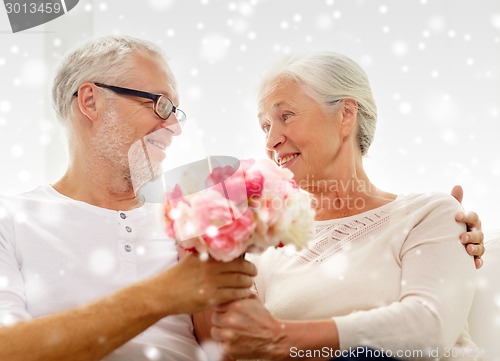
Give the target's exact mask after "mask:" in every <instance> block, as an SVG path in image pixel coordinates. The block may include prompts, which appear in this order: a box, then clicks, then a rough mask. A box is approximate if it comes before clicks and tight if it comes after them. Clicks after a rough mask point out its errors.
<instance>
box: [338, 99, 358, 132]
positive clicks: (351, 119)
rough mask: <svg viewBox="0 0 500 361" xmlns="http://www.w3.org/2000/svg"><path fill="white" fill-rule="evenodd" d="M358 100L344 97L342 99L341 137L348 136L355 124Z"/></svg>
mask: <svg viewBox="0 0 500 361" xmlns="http://www.w3.org/2000/svg"><path fill="white" fill-rule="evenodd" d="M357 115H358V102H357V101H356V100H354V99H350V98H346V99H344V100H342V122H341V125H340V127H341V128H340V135H341V137H342V139H344V138H346V137H347V136H349V134H351V133H352V132H353V130H354V131H356V129H355V125H356V124H357V121H356V120H357Z"/></svg>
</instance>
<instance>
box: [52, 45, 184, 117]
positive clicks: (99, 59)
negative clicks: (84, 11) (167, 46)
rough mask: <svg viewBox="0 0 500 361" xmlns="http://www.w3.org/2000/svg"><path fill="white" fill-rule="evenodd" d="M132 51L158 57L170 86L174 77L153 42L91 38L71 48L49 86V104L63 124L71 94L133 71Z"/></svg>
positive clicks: (71, 98) (112, 81) (161, 52)
mask: <svg viewBox="0 0 500 361" xmlns="http://www.w3.org/2000/svg"><path fill="white" fill-rule="evenodd" d="M132 53H134V54H135V53H139V54H143V55H146V56H148V57H152V56H153V57H157V58H158V60H159V61H161V62H162V63H164V66H165V68H166V69H167V71H168V73H169V74H170V80H171V81H172V84H171V85H172V87H173V88H174V89H175V88H176V85H175V78H174V76H173V74H172V71H171V70H170V68H169V67H168V63H167V61H166V57H165V54H164V53H163V51H162V50H161V49H160V48H159V47H157V46H156V45H155V44H153V43H151V42H149V41H145V40H141V39H137V38H133V37H130V36H122V35H120V36H105V37H101V38H97V39H92V40H90V41H88V42H86V43H84V44H83V45H81V46H79V47H78V48H76V49H74V50H72V51H70V52H69V53H68V54H67V55H66V56H65V58H64V59H63V61H62V64H61V65H60V66H59V68H58V70H57V72H56V76H55V78H54V83H53V86H52V103H53V106H54V110H55V112H56V115H57V118H58V119H59V121H60V122H61V123H62V124H63V125H64V124H65V123H66V122H67V119H68V118H69V116H70V115H71V113H70V110H71V103H72V100H73V94H74V93H75V92H76V91H77V90H78V87H79V86H80V85H81V84H82V83H84V82H86V81H90V82H100V83H107V84H110V85H116V82H117V81H120V82H123V80H124V79H125V80H126V79H128V78H129V77H130V75H131V74H132V73H133V71H131V70H132V68H133V66H134V64H133V57H132V56H131V55H132Z"/></svg>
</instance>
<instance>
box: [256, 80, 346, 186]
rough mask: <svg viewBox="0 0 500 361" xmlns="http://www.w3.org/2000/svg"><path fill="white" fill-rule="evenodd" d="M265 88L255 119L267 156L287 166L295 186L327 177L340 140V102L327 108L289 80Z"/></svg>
mask: <svg viewBox="0 0 500 361" xmlns="http://www.w3.org/2000/svg"><path fill="white" fill-rule="evenodd" d="M267 89H268V90H267V92H265V93H264V96H263V97H262V98H261V101H260V103H259V122H260V126H261V128H262V130H263V131H264V133H265V134H266V149H267V153H268V155H269V157H270V158H271V159H273V160H274V161H275V162H276V163H277V164H278V165H279V166H281V167H284V168H288V169H290V170H291V171H292V172H293V173H294V178H295V181H296V182H297V183H299V186H302V185H303V184H304V185H305V184H310V183H311V182H314V181H315V180H321V179H325V178H330V177H331V174H332V173H331V169H332V167H333V166H334V164H335V159H336V157H337V154H338V151H339V148H340V146H341V143H342V142H341V139H342V133H341V122H342V111H340V110H338V109H341V106H340V105H341V104H342V102H340V103H339V108H338V109H336V108H334V110H333V111H332V110H327V109H325V108H324V107H322V106H321V105H320V104H319V103H318V102H317V101H316V100H314V99H313V98H312V97H311V96H309V95H308V94H307V93H306V91H305V88H304V86H303V85H302V84H299V83H297V82H295V81H293V80H289V79H281V80H278V81H275V82H273V83H272V84H271V86H269V87H268V88H267ZM302 182H307V183H302Z"/></svg>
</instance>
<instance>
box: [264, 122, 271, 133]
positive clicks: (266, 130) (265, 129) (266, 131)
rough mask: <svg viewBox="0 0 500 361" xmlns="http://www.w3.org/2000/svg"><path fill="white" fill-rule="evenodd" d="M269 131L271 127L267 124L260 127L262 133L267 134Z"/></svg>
mask: <svg viewBox="0 0 500 361" xmlns="http://www.w3.org/2000/svg"><path fill="white" fill-rule="evenodd" d="M270 129H271V126H270V125H269V124H265V125H263V126H262V131H263V132H264V133H266V134H267V133H269V130H270Z"/></svg>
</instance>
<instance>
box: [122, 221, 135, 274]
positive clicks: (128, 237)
mask: <svg viewBox="0 0 500 361" xmlns="http://www.w3.org/2000/svg"><path fill="white" fill-rule="evenodd" d="M118 216H119V218H118V239H119V241H118V254H119V255H120V257H119V258H120V274H121V275H122V277H124V278H127V279H131V278H133V279H136V278H137V259H136V254H137V252H136V248H137V242H136V237H135V232H134V225H133V223H132V221H131V220H130V218H129V215H128V214H127V213H126V212H118Z"/></svg>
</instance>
